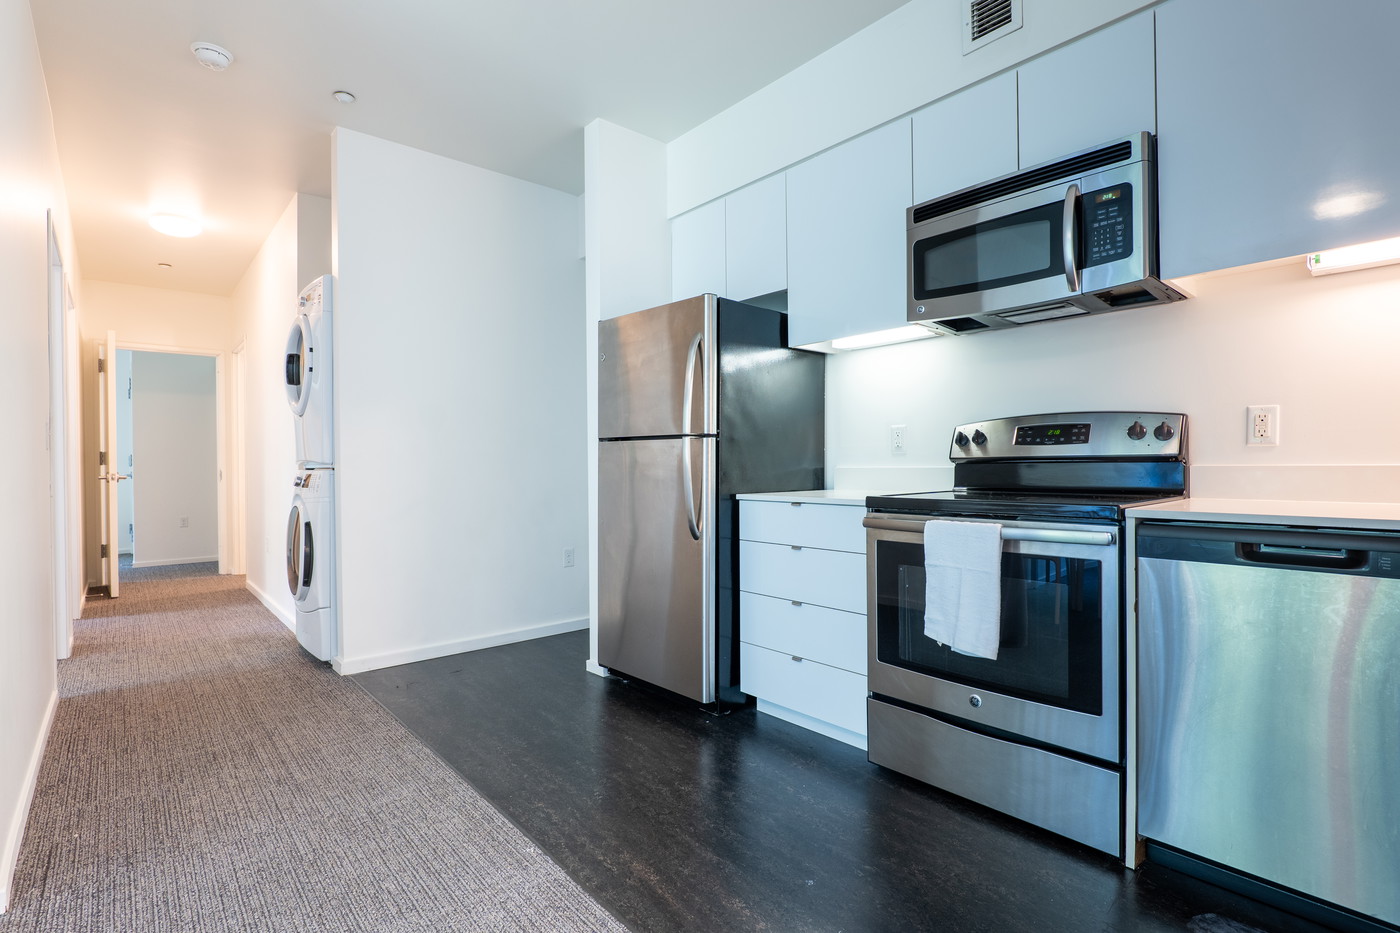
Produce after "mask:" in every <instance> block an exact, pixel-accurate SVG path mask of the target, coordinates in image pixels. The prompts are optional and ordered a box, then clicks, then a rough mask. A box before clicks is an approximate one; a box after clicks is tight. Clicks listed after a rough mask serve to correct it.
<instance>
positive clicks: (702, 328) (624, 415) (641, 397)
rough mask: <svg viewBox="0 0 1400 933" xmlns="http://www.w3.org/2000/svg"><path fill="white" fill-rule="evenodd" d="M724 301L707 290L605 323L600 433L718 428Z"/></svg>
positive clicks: (694, 431)
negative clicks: (721, 306)
mask: <svg viewBox="0 0 1400 933" xmlns="http://www.w3.org/2000/svg"><path fill="white" fill-rule="evenodd" d="M717 311H718V300H717V299H716V298H715V296H714V295H701V296H700V297H698V298H689V299H686V300H685V301H677V302H675V303H673V304H669V305H662V306H661V307H659V308H649V309H647V310H646V311H636V312H634V313H632V314H624V315H623V316H622V317H616V318H611V319H609V320H606V321H602V322H600V323H599V324H598V436H599V437H668V436H674V435H678V434H714V433H715V432H716V430H717V425H718V420H717V418H716V416H715V408H716V406H715V402H716V391H717V383H716V379H715V372H716V368H715V362H716V361H715V355H716V352H717V341H716V340H715V335H716V329H715V328H716V315H717Z"/></svg>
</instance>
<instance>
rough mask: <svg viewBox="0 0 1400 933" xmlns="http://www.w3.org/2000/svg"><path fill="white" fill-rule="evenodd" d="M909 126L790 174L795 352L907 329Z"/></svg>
mask: <svg viewBox="0 0 1400 933" xmlns="http://www.w3.org/2000/svg"><path fill="white" fill-rule="evenodd" d="M912 199H913V188H912V184H911V166H910V121H909V120H907V119H906V120H897V121H895V122H894V123H890V124H887V125H885V126H882V127H879V128H877V129H874V130H871V131H870V132H868V133H866V134H865V135H863V136H857V137H856V138H855V139H852V140H849V141H847V142H845V143H842V144H841V145H839V146H837V147H835V148H834V149H829V150H827V151H826V152H823V153H822V154H821V155H819V156H816V157H814V158H812V159H809V160H808V161H806V162H803V163H801V164H800V165H796V166H794V167H792V168H791V169H789V170H788V173H787V232H788V238H787V240H788V337H789V342H790V343H792V345H794V346H802V345H804V344H809V343H819V342H822V341H825V340H831V339H832V338H835V337H848V336H851V335H853V334H862V333H867V332H869V331H876V330H884V329H886V328H890V327H898V326H900V325H902V324H904V323H905V304H906V302H905V299H904V288H905V269H904V241H905V211H906V209H908V207H909V206H910V204H912V203H913V200H912Z"/></svg>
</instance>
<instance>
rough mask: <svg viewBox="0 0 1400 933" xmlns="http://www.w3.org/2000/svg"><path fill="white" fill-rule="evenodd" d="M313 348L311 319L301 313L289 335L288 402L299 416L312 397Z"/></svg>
mask: <svg viewBox="0 0 1400 933" xmlns="http://www.w3.org/2000/svg"><path fill="white" fill-rule="evenodd" d="M311 350H312V347H311V320H310V319H309V318H308V317H307V316H306V315H305V314H301V315H298V316H297V319H296V321H295V322H294V323H293V324H292V331H291V333H290V334H288V335H287V371H286V382H287V404H288V405H290V406H292V413H293V414H294V415H296V416H297V417H298V418H300V417H301V416H302V415H304V414H305V413H306V403H307V401H308V400H309V399H310V398H311V371H310V366H309V363H310V354H311Z"/></svg>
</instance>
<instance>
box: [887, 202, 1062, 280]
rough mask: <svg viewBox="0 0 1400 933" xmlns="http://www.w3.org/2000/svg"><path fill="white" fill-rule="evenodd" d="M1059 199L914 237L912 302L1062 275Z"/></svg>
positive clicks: (1060, 209)
mask: <svg viewBox="0 0 1400 933" xmlns="http://www.w3.org/2000/svg"><path fill="white" fill-rule="evenodd" d="M1063 223H1064V202H1063V201H1061V200H1059V199H1056V200H1054V201H1051V202H1050V203H1047V204H1042V205H1039V206H1037V207H1033V208H1030V209H1028V210H1024V211H1018V212H1017V213H1014V214H1007V215H1006V216H1004V217H997V218H995V219H992V220H984V221H982V222H981V223H975V224H969V225H968V226H966V227H960V228H958V229H956V230H951V231H949V232H947V233H939V234H935V235H933V236H929V237H925V238H923V239H920V240H915V241H914V244H913V247H912V249H913V257H912V263H911V265H910V269H911V271H912V273H913V286H914V288H913V290H914V299H915V300H916V301H928V300H931V299H935V298H946V297H949V296H951V295H965V294H969V293H971V292H978V291H985V290H987V289H992V288H999V287H1001V286H1004V285H1019V284H1020V283H1022V282H1034V281H1036V280H1038V279H1048V278H1056V277H1061V276H1063V275H1064V274H1065V262H1064V248H1063V246H1062V245H1061V242H1062V240H1061V238H1062V236H1063V233H1062V230H1063Z"/></svg>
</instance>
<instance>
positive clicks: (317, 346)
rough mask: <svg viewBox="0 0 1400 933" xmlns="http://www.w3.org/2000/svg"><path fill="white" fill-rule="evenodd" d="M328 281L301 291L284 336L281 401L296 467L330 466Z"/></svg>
mask: <svg viewBox="0 0 1400 933" xmlns="http://www.w3.org/2000/svg"><path fill="white" fill-rule="evenodd" d="M331 291H332V289H331V277H330V276H329V275H323V276H321V277H320V278H318V279H316V280H315V281H314V282H312V283H311V284H310V285H308V286H306V288H304V289H302V292H301V295H300V296H299V297H298V299H297V317H296V320H295V321H294V322H293V323H292V330H291V333H290V334H288V336H287V365H286V373H285V378H286V385H287V403H288V404H289V405H290V406H291V408H292V414H293V415H295V416H296V446H297V466H298V467H303V468H308V469H315V468H317V467H325V466H331V465H332V464H334V463H335V453H334V438H333V437H332V436H331V431H332V425H331V392H332V388H331V374H332V371H333V368H334V367H333V366H332V361H331V343H332V328H331V318H332V314H331V304H332V302H331Z"/></svg>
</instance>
